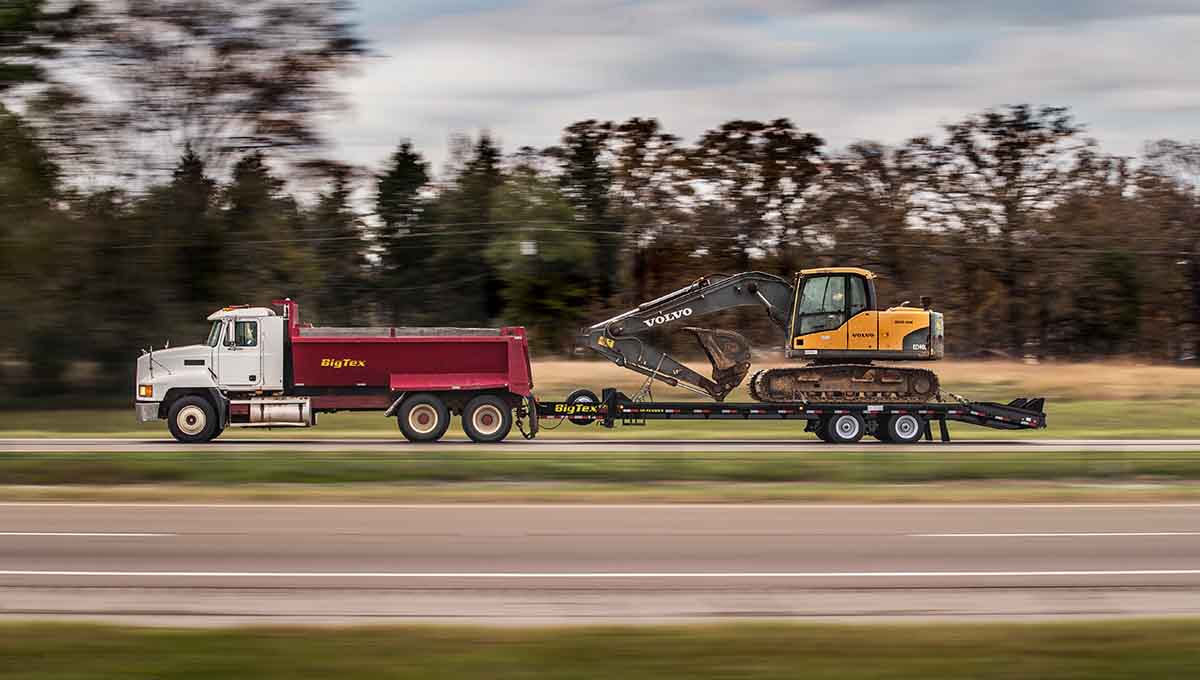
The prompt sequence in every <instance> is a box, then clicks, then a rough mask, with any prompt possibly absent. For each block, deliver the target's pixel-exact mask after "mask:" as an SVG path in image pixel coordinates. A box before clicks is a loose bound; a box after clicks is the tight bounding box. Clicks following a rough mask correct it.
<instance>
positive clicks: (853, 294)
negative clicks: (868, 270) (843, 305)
mask: <svg viewBox="0 0 1200 680" xmlns="http://www.w3.org/2000/svg"><path fill="white" fill-rule="evenodd" d="M866 308H867V284H866V281H864V280H863V279H861V278H859V277H857V276H851V277H850V316H854V315H855V314H858V313H859V312H861V311H863V310H865V309H866Z"/></svg>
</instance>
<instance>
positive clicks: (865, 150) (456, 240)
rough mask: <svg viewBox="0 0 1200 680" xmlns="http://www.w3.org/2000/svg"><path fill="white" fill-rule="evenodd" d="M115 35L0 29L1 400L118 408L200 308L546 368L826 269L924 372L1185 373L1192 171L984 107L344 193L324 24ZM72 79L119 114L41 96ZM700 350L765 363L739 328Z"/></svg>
mask: <svg viewBox="0 0 1200 680" xmlns="http://www.w3.org/2000/svg"><path fill="white" fill-rule="evenodd" d="M135 5H136V8H137V10H136V11H133V10H130V9H128V8H127V9H126V10H99V9H97V8H95V7H92V6H89V5H78V6H70V7H68V8H66V9H64V10H62V11H59V12H57V13H54V14H50V13H47V12H46V11H45V7H44V3H43V2H39V1H37V0H26V1H25V2H24V3H23V5H22V6H23V7H26V8H27V10H28V11H27V12H25V13H24V14H21V13H11V12H10V13H0V24H4V25H0V36H3V39H2V40H0V283H2V284H3V285H4V287H5V289H6V292H5V295H3V296H0V315H2V316H3V318H4V320H5V322H4V323H3V324H0V384H3V385H6V386H7V387H8V388H9V389H8V390H6V392H7V393H8V396H11V395H12V394H15V393H25V392H27V393H36V394H57V393H62V392H69V391H72V390H77V391H78V390H83V389H87V390H93V391H94V390H96V389H100V390H101V391H104V390H111V391H114V392H116V391H117V390H120V389H127V388H128V383H129V382H130V381H131V379H132V378H131V376H130V371H131V366H132V360H133V358H134V356H136V353H137V350H138V348H140V347H145V346H147V345H155V346H161V345H162V344H163V342H164V341H165V340H167V339H168V338H169V339H170V340H171V341H172V342H173V343H175V344H179V343H183V342H194V341H198V339H200V338H201V336H202V334H203V327H204V325H205V322H204V320H203V319H204V317H205V316H206V315H207V314H208V313H210V312H211V311H212V310H213V309H215V308H217V307H220V306H223V305H227V304H236V303H256V304H262V303H265V302H267V301H269V300H270V299H272V298H275V297H280V296H291V297H293V298H296V299H298V300H300V301H301V303H302V307H303V309H304V316H305V320H307V321H317V322H320V323H322V324H355V325H357V324H372V325H385V324H386V325H397V326H399V325H462V326H483V325H495V324H521V325H525V326H527V327H528V328H529V330H530V338H531V341H532V342H533V343H534V345H535V348H536V350H537V351H538V352H539V353H541V354H542V355H543V356H545V355H560V356H567V355H570V354H571V352H572V350H573V340H574V336H575V333H576V331H577V330H578V328H579V327H580V326H581V325H586V324H589V323H592V322H594V321H597V320H600V319H604V318H607V317H608V316H609V315H611V314H614V313H616V312H619V311H622V310H624V309H627V308H629V307H631V306H634V305H636V304H639V303H641V302H644V301H647V300H650V299H652V298H654V297H656V296H658V295H661V294H663V293H665V292H668V291H670V290H673V289H675V288H677V287H680V286H682V285H685V284H687V283H688V282H690V281H691V280H693V279H695V278H696V277H698V276H701V275H705V274H714V273H735V272H739V271H747V270H759V271H765V272H769V273H775V274H779V275H783V276H790V275H791V274H792V273H793V272H795V271H797V270H800V269H804V268H809V267H817V266H829V265H854V266H862V267H867V268H870V269H873V270H875V271H876V272H877V273H878V274H879V275H880V277H881V279H880V293H881V301H882V302H884V303H885V304H890V303H900V302H902V301H904V300H912V301H915V300H917V299H918V298H919V297H920V296H921V295H931V296H932V297H933V299H934V305H935V307H936V308H938V309H940V310H941V311H943V312H945V314H946V323H947V350H948V353H949V354H951V355H957V356H980V355H988V356H990V355H995V356H1009V357H1024V356H1037V357H1059V358H1086V357H1105V356H1137V357H1140V358H1144V359H1150V360H1160V361H1179V360H1186V359H1189V358H1190V359H1191V360H1194V359H1195V355H1196V351H1197V348H1198V346H1200V144H1196V143H1188V142H1183V141H1173V140H1158V141H1153V142H1150V143H1148V144H1147V145H1146V147H1145V151H1144V153H1142V154H1139V155H1138V156H1137V157H1124V156H1119V155H1114V154H1111V153H1107V152H1105V150H1104V149H1103V148H1102V147H1101V146H1100V145H1099V144H1098V143H1097V142H1096V141H1095V140H1093V139H1091V138H1090V137H1089V136H1088V134H1087V131H1086V129H1085V128H1084V126H1083V125H1081V124H1080V123H1079V121H1077V120H1076V118H1075V117H1074V116H1073V115H1072V113H1071V112H1070V111H1069V110H1067V109H1065V108H1059V107H1035V106H1031V105H1011V106H1004V107H997V108H993V109H988V110H985V111H981V112H978V113H976V114H972V115H967V116H964V117H963V118H962V119H961V120H958V121H953V122H950V123H948V124H941V125H938V124H937V121H931V122H930V126H929V129H928V130H927V131H914V133H915V134H916V136H914V137H912V138H911V139H909V140H908V141H905V142H903V143H900V144H894V145H889V144H883V143H879V142H872V141H861V142H857V143H854V144H851V145H849V146H847V147H845V148H835V147H833V146H831V145H829V144H827V143H826V142H825V140H824V139H823V138H822V137H821V136H820V133H819V131H809V130H805V129H803V127H801V126H798V125H796V124H795V123H793V122H792V121H791V120H790V119H786V118H781V119H774V120H732V121H728V122H724V123H720V124H716V125H714V126H713V127H712V128H711V129H709V130H707V131H705V132H704V133H703V134H701V135H699V137H698V138H695V139H693V140H685V139H683V138H681V137H679V136H677V135H675V134H672V133H671V132H670V131H669V130H667V129H666V128H665V127H664V126H663V125H662V124H661V123H660V122H659V121H658V120H656V119H654V118H637V117H635V118H630V119H628V120H624V121H602V120H582V121H578V122H575V123H572V124H570V125H567V126H566V127H565V128H564V129H562V130H561V132H560V133H559V134H558V135H557V136H558V138H559V141H558V143H556V144H554V145H553V146H551V147H549V148H537V149H535V148H530V147H520V148H517V149H513V150H508V151H506V150H505V149H503V148H502V145H501V143H500V141H499V140H497V139H496V138H495V137H493V136H492V135H490V134H488V133H486V132H484V133H480V134H477V135H475V136H465V135H462V136H457V137H455V138H454V139H453V140H452V143H451V145H450V147H451V153H450V157H449V160H448V161H447V162H446V164H445V167H444V168H440V169H439V170H438V171H437V172H436V173H435V172H434V170H433V169H432V168H431V167H430V164H429V163H428V161H427V160H426V159H425V157H424V155H423V153H422V151H421V150H420V149H417V148H415V147H414V146H413V145H412V144H411V143H409V142H407V141H404V142H401V143H399V144H398V145H397V146H396V147H395V148H394V149H392V150H390V153H389V152H388V151H384V152H382V153H381V158H380V167H379V168H377V169H375V170H368V169H365V168H358V167H353V166H350V165H347V164H344V163H339V162H335V161H330V160H328V159H322V158H321V157H320V156H319V154H317V153H315V152H318V151H320V150H321V149H323V148H324V147H322V144H321V142H322V140H321V139H320V136H319V134H318V130H319V126H317V125H316V124H315V117H316V116H317V115H318V113H320V112H322V111H326V110H329V108H331V107H332V104H333V103H334V102H333V100H335V99H336V97H335V95H334V94H333V93H332V90H331V89H330V88H329V87H328V83H327V81H328V79H329V78H330V77H331V76H334V75H336V74H338V73H342V72H343V71H344V69H345V68H346V67H347V66H348V65H349V64H351V63H353V61H354V60H355V59H356V58H357V57H358V56H360V55H361V54H362V53H363V52H364V48H363V46H362V45H361V44H360V43H358V42H357V39H356V38H354V36H353V31H352V30H351V29H350V28H349V27H348V25H347V24H346V23H345V21H344V15H343V12H344V11H345V10H344V7H343V6H342V3H336V2H330V3H327V4H326V3H305V4H301V5H294V4H293V3H290V2H274V1H273V0H264V2H263V3H252V4H246V3H236V2H232V1H227V0H220V1H218V0H214V1H213V2H211V3H204V4H202V5H195V4H190V3H186V2H182V0H180V1H179V2H164V3H151V4H149V5H146V4H144V3H134V5H131V6H130V7H133V6H135ZM296 7H299V8H300V9H296ZM247 13H249V14H247ZM251 20H254V21H257V22H258V23H257V26H258V27H259V29H260V30H257V31H255V32H254V33H253V35H250V34H246V33H244V31H242V29H241V28H239V27H242V26H245V25H250V24H253V23H254V21H251ZM5 22H7V23H5ZM248 22H249V23H248ZM300 29H303V30H300ZM164 36H166V37H164ZM298 36H299V37H298ZM168 40H174V41H177V42H178V41H182V42H184V43H185V44H187V45H190V46H191V50H190V52H189V54H188V61H187V63H186V64H183V63H181V62H180V63H177V60H176V58H177V55H174V54H173V53H172V52H171V51H170V50H167V49H164V45H165V44H166V42H164V41H168ZM81 45H82V46H87V49H82V48H81V47H80V46H81ZM71 55H75V57H74V59H76V61H74V62H70V63H71V65H72V67H73V68H74V67H77V66H78V64H79V63H84V64H85V65H87V66H88V67H89V68H93V69H95V70H96V73H97V74H99V75H97V78H107V79H108V80H105V81H104V82H106V83H109V82H111V83H113V85H112V87H113V88H116V90H117V91H121V92H124V95H123V97H122V98H120V99H119V100H118V101H119V102H120V103H121V106H119V107H114V105H113V102H112V101H96V100H95V99H94V98H92V97H89V96H88V93H87V92H86V91H80V90H78V89H73V86H72V85H71V84H70V83H68V82H65V81H63V80H60V79H56V77H55V71H54V66H55V65H56V64H61V63H62V62H63V60H65V59H70V58H72V56H71ZM205 55H208V57H209V58H210V59H211V63H208V64H207V65H205V64H206V63H207V62H205ZM106 74H107V75H106ZM121 88H124V89H121ZM214 95H220V96H214ZM3 102H8V106H6V105H5V104H4V103H3ZM17 102H19V105H16V104H14V103H17ZM189 102H190V104H189ZM327 105H329V106H327ZM139 114H140V115H139ZM403 132H404V131H403V130H397V136H401V135H402V134H403ZM147 139H153V140H156V142H155V143H154V144H145V143H142V142H145V140H147ZM164 140H175V141H179V140H182V141H181V142H179V143H172V144H165V142H164ZM164 144H165V146H164ZM164 148H165V149H166V151H165V152H164V151H163V149H164ZM105 159H114V160H113V162H112V163H107V162H106V161H105ZM310 187H311V188H310ZM705 323H706V324H707V323H708V321H707V320H706V321H705ZM711 325H712V326H713V327H726V328H735V329H737V330H739V331H741V332H743V333H745V334H746V335H747V336H748V337H750V338H751V340H753V341H754V343H755V345H756V346H758V347H760V348H768V349H769V348H777V347H779V346H780V344H781V343H780V338H778V337H777V335H776V331H775V330H774V329H773V328H772V327H770V325H769V323H768V322H767V321H766V319H765V316H763V315H761V314H755V313H753V312H752V311H746V310H742V311H737V312H730V313H728V314H725V315H722V316H720V317H718V318H716V319H713V320H712V322H711ZM664 341H666V342H677V341H679V340H678V339H664ZM686 346H687V345H684V347H686ZM679 349H681V350H682V349H683V347H680V348H679ZM84 386H86V387H84Z"/></svg>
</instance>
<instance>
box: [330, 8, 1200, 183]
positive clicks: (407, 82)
mask: <svg viewBox="0 0 1200 680" xmlns="http://www.w3.org/2000/svg"><path fill="white" fill-rule="evenodd" d="M364 2H365V3H366V4H364V5H363V9H362V17H363V28H364V31H365V32H366V33H367V34H368V37H370V38H371V39H372V41H373V43H374V48H375V50H376V52H377V53H379V55H380V56H379V57H378V58H376V59H374V60H372V61H371V62H370V63H369V64H368V65H367V66H366V67H365V68H364V69H363V70H362V73H361V74H360V75H359V76H357V77H354V78H352V79H350V80H348V82H347V83H346V84H345V87H346V90H347V92H348V94H349V98H350V102H351V104H352V106H353V108H352V111H350V112H348V113H347V114H346V115H343V116H341V117H340V118H339V119H338V120H337V121H336V122H335V123H333V124H332V126H331V132H332V135H333V137H334V139H335V141H336V148H335V152H336V153H338V154H339V155H340V156H341V157H343V158H345V159H347V160H350V161H352V162H357V163H363V164H367V165H377V164H379V163H380V162H382V161H383V160H384V159H385V158H386V157H387V155H388V153H389V152H390V150H391V148H392V147H393V146H394V145H395V144H396V142H397V141H399V140H400V139H402V138H411V139H412V140H413V141H414V142H415V143H416V145H417V146H418V147H419V148H420V149H422V151H423V152H425V153H426V155H427V156H428V157H429V158H430V159H431V160H432V161H433V162H434V167H435V168H437V167H439V165H440V164H441V162H442V160H443V159H444V156H445V153H446V140H447V139H448V137H449V136H450V135H451V134H452V133H456V132H475V131H478V130H480V129H484V128H486V129H490V130H491V131H493V133H495V134H496V135H497V136H498V137H499V138H500V139H501V141H502V142H503V143H504V144H505V147H506V148H507V149H509V150H512V149H515V148H516V147H518V146H521V145H532V146H545V145H549V144H552V143H554V142H555V141H557V138H558V135H559V133H560V131H561V129H562V128H563V127H564V126H565V125H567V124H569V123H571V122H572V121H575V120H579V119H584V118H604V119H618V120H620V119H625V118H629V117H631V116H655V117H658V118H660V119H661V120H662V121H663V122H664V124H665V125H666V127H667V128H668V129H669V130H670V131H672V132H674V133H676V134H678V135H680V136H683V137H684V138H685V139H694V138H695V137H697V136H698V135H699V134H700V133H701V132H703V131H704V130H705V129H707V128H709V127H712V126H715V125H718V124H719V123H721V122H722V121H725V120H728V119H730V118H734V117H743V118H760V119H767V118H775V117H781V116H786V117H790V118H792V119H793V120H794V121H795V122H796V123H797V125H799V126H801V127H802V128H805V129H809V130H812V131H814V132H816V133H817V134H820V135H821V136H823V137H825V138H826V139H827V140H829V141H830V142H831V144H833V145H834V146H840V145H844V144H846V143H849V142H851V141H854V140H858V139H864V138H867V139H878V140H881V141H884V142H889V143H896V142H901V141H903V140H904V139H906V138H907V137H909V136H912V135H915V134H922V133H926V134H927V133H931V132H934V131H936V129H937V127H938V126H939V125H940V124H943V123H946V122H950V121H952V120H955V119H957V118H959V117H961V116H963V115H966V114H969V113H972V112H975V111H978V110H981V109H983V108H987V107H994V106H1002V105H1005V104H1011V103H1020V102H1030V103H1034V104H1038V105H1041V104H1047V105H1066V106H1070V107H1072V108H1073V110H1074V111H1075V113H1076V115H1077V117H1078V118H1079V119H1080V120H1081V121H1082V122H1084V123H1087V124H1088V125H1089V131H1090V133H1091V134H1092V135H1093V136H1095V137H1097V138H1098V139H1099V140H1100V141H1101V143H1102V144H1103V145H1104V146H1105V148H1107V149H1109V150H1111V151H1114V152H1117V153H1125V154H1132V153H1136V152H1137V151H1138V150H1139V148H1140V146H1141V144H1142V142H1143V141H1144V140H1146V139H1150V138H1157V137H1163V136H1172V137H1182V138H1194V137H1196V136H1197V134H1196V131H1195V129H1194V127H1193V121H1194V120H1196V118H1195V113H1196V111H1197V109H1198V108H1200V94H1198V93H1200V87H1198V86H1200V76H1198V75H1197V72H1196V71H1195V69H1194V67H1193V65H1194V64H1196V63H1200V44H1198V43H1200V41H1196V40H1195V39H1194V36H1196V35H1200V6H1197V3H1182V2H1167V1H1165V0H1161V1H1155V0H1151V1H1150V2H1139V3H1127V2H1108V1H1107V0H1100V1H1095V2H1082V1H1080V2H1075V1H1073V0H1068V1H1066V2H1058V3H1039V2H1027V1H1025V0H1021V1H1019V2H995V3H984V2H967V3H957V4H955V5H954V10H953V11H948V10H947V9H946V7H947V5H945V4H944V3H939V2H933V1H932V0H930V1H929V2H906V3H900V2H888V1H886V0H850V1H848V2H847V1H845V0H838V1H837V2H834V1H833V0H828V1H810V2H803V1H801V2H783V1H775V0H752V1H750V2H704V1H698V0H656V1H643V2H631V1H619V2H618V1H615V0H609V1H606V2H583V1H582V0H528V1H526V2H511V3H503V4H497V3H494V2H493V3H484V2H481V1H478V0H476V1H474V2H466V3H462V2H457V3H454V2H452V3H445V4H443V3H433V2H428V3H425V2H421V3H417V4H408V3H391V2H388V1H387V0H364ZM397 5H399V6H403V7H405V10H404V11H399V10H397V9H396V6H397Z"/></svg>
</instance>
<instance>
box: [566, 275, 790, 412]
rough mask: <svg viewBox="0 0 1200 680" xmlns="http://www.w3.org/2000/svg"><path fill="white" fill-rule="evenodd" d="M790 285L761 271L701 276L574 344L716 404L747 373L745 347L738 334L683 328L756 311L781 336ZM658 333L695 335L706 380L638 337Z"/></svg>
mask: <svg viewBox="0 0 1200 680" xmlns="http://www.w3.org/2000/svg"><path fill="white" fill-rule="evenodd" d="M793 293H794V291H793V290H792V286H791V285H790V284H788V282H787V281H785V280H784V279H782V278H780V277H778V276H773V275H771V274H764V273H762V272H744V273H742V274H735V275H733V276H705V277H702V278H699V279H697V280H696V281H694V282H693V283H692V284H691V285H689V286H686V287H684V288H680V289H679V290H677V291H674V292H672V293H668V294H666V295H664V296H662V297H660V298H658V299H655V300H651V301H650V302H647V303H645V304H642V305H639V306H638V307H637V308H635V309H631V310H629V311H627V312H624V313H623V314H619V315H617V316H614V317H613V318H611V319H608V320H607V321H601V322H600V323H598V324H596V325H594V326H591V327H590V328H587V329H584V331H583V333H582V335H581V337H580V338H579V344H580V345H582V346H586V347H588V348H589V349H592V350H594V351H596V352H598V353H600V354H601V355H603V356H604V357H606V358H608V359H609V360H611V361H612V362H614V363H615V364H617V365H618V366H624V367H625V368H628V369H630V370H633V371H636V372H638V373H641V374H642V375H645V376H649V377H651V378H654V379H657V380H661V381H662V382H664V383H666V384H668V385H671V386H673V387H683V388H685V389H690V390H692V391H693V392H697V393H700V394H704V395H708V396H711V397H712V398H714V399H716V400H717V401H722V400H724V399H725V396H726V395H728V394H729V393H730V392H731V391H733V389H734V388H735V387H737V386H738V385H739V384H741V382H742V380H743V379H744V378H745V377H746V373H747V372H748V371H749V370H750V344H749V343H748V342H747V341H746V339H745V338H744V337H742V335H741V334H740V333H735V332H733V331H726V330H712V329H708V328H697V327H695V326H690V325H687V324H688V322H690V321H691V320H692V319H694V318H699V317H702V316H705V315H708V314H715V313H717V312H722V311H725V310H727V309H734V308H736V307H753V306H758V307H762V308H763V309H764V310H765V311H766V313H767V316H768V318H770V319H771V321H773V322H774V323H775V325H777V326H778V327H779V328H781V329H783V330H784V331H787V328H788V324H789V321H790V319H789V315H790V313H791V304H792V296H793ZM658 328H667V329H673V328H674V329H678V330H682V331H686V332H689V333H691V334H693V335H695V336H696V339H697V340H698V341H699V343H700V347H701V348H702V349H703V350H704V353H705V355H706V356H707V357H708V360H709V362H710V363H712V367H713V374H712V378H711V379H710V378H707V377H705V376H703V375H700V374H699V373H697V372H696V371H694V370H692V369H691V368H688V367H687V366H685V365H684V364H682V363H680V362H679V361H678V360H676V359H675V358H673V357H671V356H670V355H668V354H667V353H665V352H663V351H662V350H660V349H658V348H657V347H654V346H652V345H650V344H647V343H646V341H645V340H644V339H643V338H642V337H641V336H643V335H645V334H646V333H649V332H650V331H651V330H654V329H658Z"/></svg>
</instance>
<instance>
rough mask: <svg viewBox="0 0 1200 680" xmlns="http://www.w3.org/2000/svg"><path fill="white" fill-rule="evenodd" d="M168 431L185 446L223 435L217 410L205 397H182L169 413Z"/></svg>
mask: <svg viewBox="0 0 1200 680" xmlns="http://www.w3.org/2000/svg"><path fill="white" fill-rule="evenodd" d="M167 429H169V430H170V431H171V436H172V437H174V438H175V439H176V440H178V441H181V442H184V443H185V444H198V443H201V442H206V441H209V440H210V439H212V438H213V437H216V436H217V435H218V434H220V433H221V427H220V424H219V423H217V410H216V409H215V408H213V405H212V402H210V401H209V400H207V399H205V398H204V397H197V396H189V397H181V398H179V399H176V400H175V403H173V404H171V408H170V410H168V411H167Z"/></svg>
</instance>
